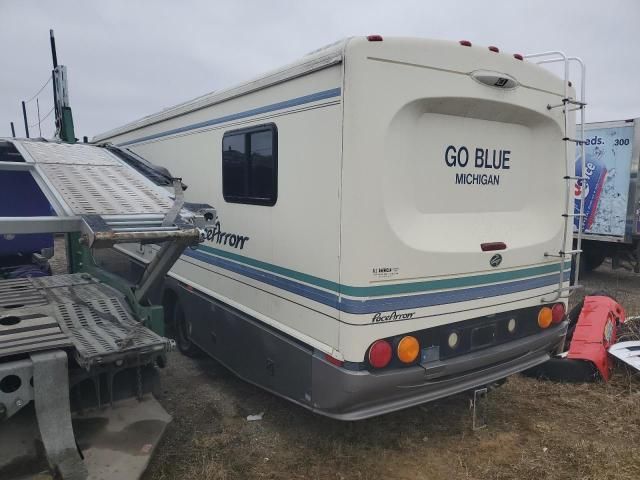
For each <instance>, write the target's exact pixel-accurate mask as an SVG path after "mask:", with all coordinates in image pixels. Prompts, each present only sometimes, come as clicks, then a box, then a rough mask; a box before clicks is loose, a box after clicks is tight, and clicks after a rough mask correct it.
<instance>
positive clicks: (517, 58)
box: [513, 53, 524, 60]
mask: <svg viewBox="0 0 640 480" xmlns="http://www.w3.org/2000/svg"><path fill="white" fill-rule="evenodd" d="M513 58H515V59H516V60H524V57H523V56H522V55H520V54H519V53H514V54H513Z"/></svg>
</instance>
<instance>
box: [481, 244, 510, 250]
mask: <svg viewBox="0 0 640 480" xmlns="http://www.w3.org/2000/svg"><path fill="white" fill-rule="evenodd" d="M480 248H481V249H482V251H483V252H493V251H494V250H505V249H506V248H507V244H506V243H504V242H487V243H481V244H480Z"/></svg>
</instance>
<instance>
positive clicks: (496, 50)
mask: <svg viewBox="0 0 640 480" xmlns="http://www.w3.org/2000/svg"><path fill="white" fill-rule="evenodd" d="M489 50H491V51H492V52H496V53H500V49H499V48H498V47H494V46H493V45H492V46H490V47H489Z"/></svg>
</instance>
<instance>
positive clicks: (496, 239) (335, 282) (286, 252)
mask: <svg viewBox="0 0 640 480" xmlns="http://www.w3.org/2000/svg"><path fill="white" fill-rule="evenodd" d="M568 92H569V93H568ZM568 94H569V95H571V96H573V95H574V94H573V90H572V89H571V88H570V85H569V83H568V81H566V80H565V79H560V78H558V77H556V76H554V75H553V74H551V73H550V72H548V71H547V70H545V69H543V68H541V67H540V66H538V65H536V64H535V63H533V62H529V61H526V60H523V57H522V56H521V55H518V54H515V55H514V54H508V53H500V52H499V51H498V49H497V48H495V47H489V48H487V47H480V46H472V45H471V44H470V43H469V42H466V41H462V42H446V41H435V40H424V39H415V38H384V39H383V38H382V37H379V36H370V37H360V38H350V39H347V40H344V41H341V42H338V43H335V44H333V45H330V46H328V47H326V48H322V49H320V50H317V51H315V52H312V53H311V54H309V55H307V56H306V57H304V58H302V59H301V60H299V61H297V62H295V63H293V64H291V65H288V66H285V67H283V68H281V69H279V70H276V71H274V72H271V73H268V74H266V75H264V76H261V77H260V78H258V79H255V80H253V81H250V82H248V83H245V84H242V85H240V86H238V87H235V88H231V89H228V90H224V91H219V92H215V93H212V94H209V95H205V96H203V97H200V98H197V99H195V100H193V101H190V102H187V103H184V104H182V105H178V106H176V107H173V108H170V109H167V110H163V111H161V112H159V113H157V114H154V115H150V116H148V117H145V118H143V119H141V120H138V121H135V122H133V123H130V124H128V125H125V126H123V127H120V128H117V129H115V130H112V131H110V132H107V133H104V134H101V135H98V136H97V137H96V138H94V142H98V143H105V142H111V143H113V144H115V145H119V146H120V147H122V148H125V149H128V150H129V151H130V152H131V154H132V155H141V156H143V157H145V158H146V159H148V160H150V161H152V162H154V163H157V164H159V165H161V166H164V167H167V168H169V169H172V170H175V171H179V172H181V173H182V174H183V175H184V176H185V178H188V179H189V182H188V183H189V188H188V190H187V191H186V192H185V194H186V198H187V200H189V198H192V199H194V200H195V199H198V200H200V201H202V200H201V199H204V201H207V202H208V203H210V204H211V205H212V206H214V207H215V208H216V209H217V212H218V218H219V222H218V223H217V225H215V227H214V228H211V229H209V231H208V239H207V242H205V244H204V245H203V246H201V247H198V248H196V249H189V250H187V251H186V252H185V254H184V255H183V256H182V258H181V259H180V260H179V261H178V262H177V264H176V266H175V268H173V269H172V270H171V272H170V274H169V275H168V277H167V279H166V281H165V283H164V286H163V288H162V289H159V290H158V292H157V299H158V301H159V302H162V303H163V304H164V305H165V306H166V307H167V308H166V310H165V311H171V312H173V314H172V315H170V316H169V321H171V322H174V325H175V328H176V336H177V339H178V344H179V346H180V349H181V350H182V351H183V352H186V353H188V354H190V353H193V352H194V351H195V350H196V349H201V350H203V351H204V352H206V353H208V354H209V355H211V356H213V357H214V358H216V359H217V360H218V361H220V362H221V363H222V364H224V365H226V366H227V367H228V368H229V369H230V370H232V371H233V372H235V373H236V374H237V375H239V376H240V377H242V378H244V379H246V380H248V381H250V382H253V383H255V384H257V385H260V386H261V387H263V388H266V389H268V390H270V391H272V392H275V393H277V394H279V395H282V396H284V397H286V398H288V399H290V400H292V401H294V402H296V403H298V404H300V405H303V406H304V407H306V408H309V409H311V410H313V411H316V412H319V413H322V414H324V415H328V416H331V417H334V418H338V419H344V420H356V419H361V418H366V417H370V416H374V415H378V414H382V413H385V412H389V411H393V410H398V409H401V408H406V407H409V406H412V405H416V404H419V403H422V402H426V401H430V400H434V399H437V398H441V397H444V396H447V395H451V394H454V393H457V392H462V391H466V390H469V389H474V388H478V387H481V386H485V385H487V384H491V383H492V382H496V381H498V380H500V379H503V378H504V377H506V376H508V375H511V374H513V373H516V372H518V371H521V370H524V369H527V368H530V367H533V366H534V365H537V364H539V363H542V362H545V361H546V360H547V359H549V357H550V356H551V355H553V354H554V353H555V352H557V351H559V349H561V347H562V345H563V342H564V337H565V333H566V327H567V323H566V320H565V314H564V312H565V307H566V303H567V298H566V293H567V288H568V280H569V274H568V271H569V268H570V266H569V262H568V261H566V259H565V260H561V258H564V257H562V256H560V257H558V256H553V254H556V255H557V254H558V252H565V251H568V249H569V248H570V244H571V220H567V215H568V214H570V213H572V211H571V210H572V208H573V206H572V204H571V203H570V202H572V198H573V197H572V196H571V197H570V196H569V195H570V192H569V191H568V188H569V187H572V184H571V183H570V182H567V180H566V178H565V177H566V176H567V175H573V158H574V155H575V153H574V152H575V148H574V147H575V145H574V144H573V143H572V144H567V143H566V141H563V138H565V137H572V138H573V137H575V132H573V131H571V132H567V131H566V130H567V129H566V125H575V119H574V117H573V114H572V113H567V115H569V116H568V117H567V118H565V113H564V109H563V108H552V109H549V108H547V107H548V105H554V104H561V105H562V103H563V102H562V100H563V98H566V97H567V95H568ZM568 155H569V156H568ZM154 251H155V248H152V247H145V246H132V247H131V248H129V249H122V252H123V254H126V255H127V256H128V258H130V259H131V262H133V265H135V263H136V262H137V263H139V264H144V263H146V262H149V261H150V259H151V258H152V257H153V254H154ZM133 268H135V266H134V267H133Z"/></svg>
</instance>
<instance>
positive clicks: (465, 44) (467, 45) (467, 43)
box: [458, 40, 471, 47]
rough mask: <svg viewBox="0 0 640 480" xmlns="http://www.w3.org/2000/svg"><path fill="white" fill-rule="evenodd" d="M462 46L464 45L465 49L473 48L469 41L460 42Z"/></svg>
mask: <svg viewBox="0 0 640 480" xmlns="http://www.w3.org/2000/svg"><path fill="white" fill-rule="evenodd" d="M458 43H460V45H462V46H463V47H470V46H471V42H470V41H469V40H460V42H458Z"/></svg>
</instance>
